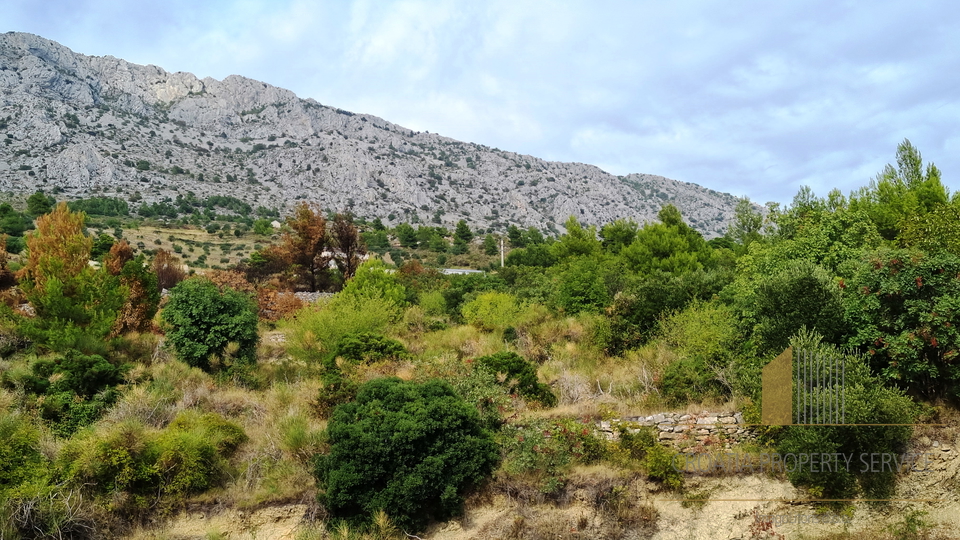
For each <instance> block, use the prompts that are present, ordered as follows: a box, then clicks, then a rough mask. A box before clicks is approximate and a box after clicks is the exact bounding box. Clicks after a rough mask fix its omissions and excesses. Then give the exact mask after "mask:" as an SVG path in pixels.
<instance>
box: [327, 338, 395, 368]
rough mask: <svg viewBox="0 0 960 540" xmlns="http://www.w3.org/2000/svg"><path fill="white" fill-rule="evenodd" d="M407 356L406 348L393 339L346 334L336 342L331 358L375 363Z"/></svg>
mask: <svg viewBox="0 0 960 540" xmlns="http://www.w3.org/2000/svg"><path fill="white" fill-rule="evenodd" d="M405 356H407V348H406V347H404V346H403V344H402V343H400V342H399V341H397V340H395V339H390V338H388V337H384V336H381V335H377V334H372V333H369V332H359V333H356V334H348V335H346V336H344V337H342V338H341V339H340V341H338V342H337V345H336V347H334V349H333V354H332V357H333V358H343V359H345V360H349V361H351V362H353V363H357V364H359V363H364V362H375V361H377V360H382V359H385V358H393V359H399V358H404V357H405Z"/></svg>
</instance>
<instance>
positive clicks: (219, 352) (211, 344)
mask: <svg viewBox="0 0 960 540" xmlns="http://www.w3.org/2000/svg"><path fill="white" fill-rule="evenodd" d="M163 320H164V322H166V323H167V325H169V329H168V330H167V339H168V340H170V343H172V344H173V346H174V348H176V350H177V354H178V355H179V356H180V358H182V359H183V361H185V362H186V363H188V364H190V365H191V366H194V367H198V368H200V369H203V370H206V371H209V370H210V357H211V356H218V357H223V355H224V351H225V349H226V348H227V344H229V343H236V344H237V345H239V351H238V354H239V356H240V358H244V359H252V358H253V357H254V353H255V352H256V346H257V341H258V340H259V335H258V334H257V305H256V303H255V302H254V301H253V299H252V298H250V297H249V296H247V295H246V294H243V293H241V292H238V291H235V290H233V289H231V288H229V287H225V288H224V290H223V292H221V291H220V289H219V288H218V287H217V285H216V284H214V283H213V282H212V281H210V280H207V279H188V280H186V281H181V282H180V283H179V284H178V285H177V286H176V287H174V288H173V289H172V290H171V291H170V301H169V302H168V303H167V306H166V307H165V308H164V310H163Z"/></svg>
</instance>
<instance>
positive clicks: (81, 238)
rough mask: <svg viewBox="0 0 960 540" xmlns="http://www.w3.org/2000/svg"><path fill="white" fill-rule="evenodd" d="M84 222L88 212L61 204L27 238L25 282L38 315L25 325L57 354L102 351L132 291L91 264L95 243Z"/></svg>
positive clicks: (35, 337) (39, 340)
mask: <svg viewBox="0 0 960 540" xmlns="http://www.w3.org/2000/svg"><path fill="white" fill-rule="evenodd" d="M83 222H84V214H83V213H82V212H80V213H76V212H71V211H70V210H69V209H68V208H67V205H66V204H65V203H60V204H59V205H57V207H56V208H55V209H54V210H53V211H51V212H49V213H47V214H45V215H43V216H41V217H40V218H38V219H37V229H36V230H35V231H34V232H33V233H31V234H29V235H27V246H28V248H29V256H28V257H27V261H26V263H25V264H24V266H23V268H22V269H21V270H20V273H19V278H20V284H21V288H22V289H23V292H24V294H25V295H26V297H27V300H28V301H29V302H30V304H31V305H32V306H33V308H34V310H35V312H36V317H34V318H32V319H25V320H24V321H23V324H22V325H21V326H22V329H23V330H24V332H25V333H26V334H27V335H28V337H30V338H31V339H33V340H34V341H38V342H40V343H43V344H45V345H47V346H49V347H51V348H53V349H54V350H66V349H69V348H78V349H82V350H84V351H87V352H95V351H100V350H102V349H103V343H102V340H103V338H105V337H106V336H107V334H109V333H110V328H111V327H112V326H113V323H114V320H115V319H116V316H117V311H118V310H119V309H120V307H121V306H122V305H123V303H124V299H125V297H126V295H127V293H128V289H127V288H126V287H124V286H121V285H120V283H119V279H118V278H117V277H116V276H112V275H110V274H109V273H108V272H106V271H105V270H97V269H94V268H91V267H90V266H89V264H88V261H89V259H90V251H91V246H92V239H91V238H89V237H87V236H85V235H84V234H83ZM98 342H99V343H98Z"/></svg>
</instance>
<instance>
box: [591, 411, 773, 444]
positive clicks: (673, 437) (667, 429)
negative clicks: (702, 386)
mask: <svg viewBox="0 0 960 540" xmlns="http://www.w3.org/2000/svg"><path fill="white" fill-rule="evenodd" d="M621 427H623V428H626V429H627V430H629V431H632V432H637V431H639V429H640V428H641V427H654V428H656V430H657V439H658V440H660V441H661V442H664V443H672V444H678V445H680V444H684V443H695V444H696V443H699V444H703V443H705V442H706V443H709V442H716V443H720V442H726V443H730V442H742V441H745V440H749V439H753V438H754V437H755V435H754V434H753V433H752V432H751V431H750V430H749V429H747V428H746V426H744V424H743V414H742V413H739V412H720V413H710V412H707V413H699V414H684V413H658V414H654V415H651V416H628V417H625V418H619V419H616V420H610V421H609V422H607V421H603V422H600V424H599V429H600V432H601V433H602V434H604V435H605V436H606V437H607V438H608V439H611V440H612V439H616V438H617V437H618V436H619V429H620V428H621Z"/></svg>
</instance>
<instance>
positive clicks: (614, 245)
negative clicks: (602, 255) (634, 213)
mask: <svg viewBox="0 0 960 540" xmlns="http://www.w3.org/2000/svg"><path fill="white" fill-rule="evenodd" d="M639 229H640V226H639V225H637V222H636V221H634V220H632V219H623V218H620V219H617V220H615V221H613V222H612V223H607V224H606V225H604V226H603V227H601V228H600V237H601V238H602V239H603V241H602V244H603V249H604V250H606V251H607V252H608V253H613V254H614V255H616V254H618V253H620V250H621V249H623V248H624V247H626V246H629V245H630V244H632V243H633V241H634V240H635V239H636V237H637V231H638V230H639Z"/></svg>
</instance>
